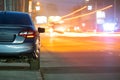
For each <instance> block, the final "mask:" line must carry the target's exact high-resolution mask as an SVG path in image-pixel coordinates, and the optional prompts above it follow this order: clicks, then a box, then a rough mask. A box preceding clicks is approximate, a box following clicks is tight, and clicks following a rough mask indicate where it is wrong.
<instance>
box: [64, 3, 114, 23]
mask: <svg viewBox="0 0 120 80" xmlns="http://www.w3.org/2000/svg"><path fill="white" fill-rule="evenodd" d="M111 7H113V5H109V6H107V7H104V8H101V9H98V10H95V11H92V12H89V13H86V14H83V15H79V16H76V17H72V18H67V19H64V21H66V20H72V19H77V18H80V17H84V16H88V15H91V14H94V13H96V12H97V11H103V10H106V9H109V8H111Z"/></svg>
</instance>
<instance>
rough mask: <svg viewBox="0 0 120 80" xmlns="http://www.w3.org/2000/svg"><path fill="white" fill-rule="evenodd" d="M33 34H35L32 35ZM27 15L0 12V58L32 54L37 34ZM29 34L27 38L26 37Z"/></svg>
mask: <svg viewBox="0 0 120 80" xmlns="http://www.w3.org/2000/svg"><path fill="white" fill-rule="evenodd" d="M34 33H35V34H34ZM36 33H37V31H36V29H35V26H34V24H33V23H32V20H31V18H30V16H29V14H27V13H22V12H10V11H3V12H2V11H1V12H0V56H13V55H18V56H19V55H20V54H30V55H31V54H33V53H34V52H35V50H36V45H37V43H36V41H37V39H38V36H37V35H38V34H36ZM28 34H29V37H27V36H28Z"/></svg>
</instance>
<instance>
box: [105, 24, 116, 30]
mask: <svg viewBox="0 0 120 80" xmlns="http://www.w3.org/2000/svg"><path fill="white" fill-rule="evenodd" d="M115 25H116V24H115V23H105V24H103V29H104V31H105V32H114V30H115Z"/></svg>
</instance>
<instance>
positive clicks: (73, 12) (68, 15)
mask: <svg viewBox="0 0 120 80" xmlns="http://www.w3.org/2000/svg"><path fill="white" fill-rule="evenodd" d="M85 8H87V6H84V7H82V8H80V9H78V10H76V11H74V12H72V13H70V14H68V15H65V16H62V18H65V17H68V16H70V15H73V14H75V13H77V12H79V11H81V10H83V9H85Z"/></svg>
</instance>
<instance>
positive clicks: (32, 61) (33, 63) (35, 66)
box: [29, 58, 40, 70]
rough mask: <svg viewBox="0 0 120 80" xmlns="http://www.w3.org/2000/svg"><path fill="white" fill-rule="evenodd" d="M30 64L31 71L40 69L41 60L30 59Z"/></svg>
mask: <svg viewBox="0 0 120 80" xmlns="http://www.w3.org/2000/svg"><path fill="white" fill-rule="evenodd" d="M29 64H30V69H31V70H39V69H40V59H39V58H29Z"/></svg>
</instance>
